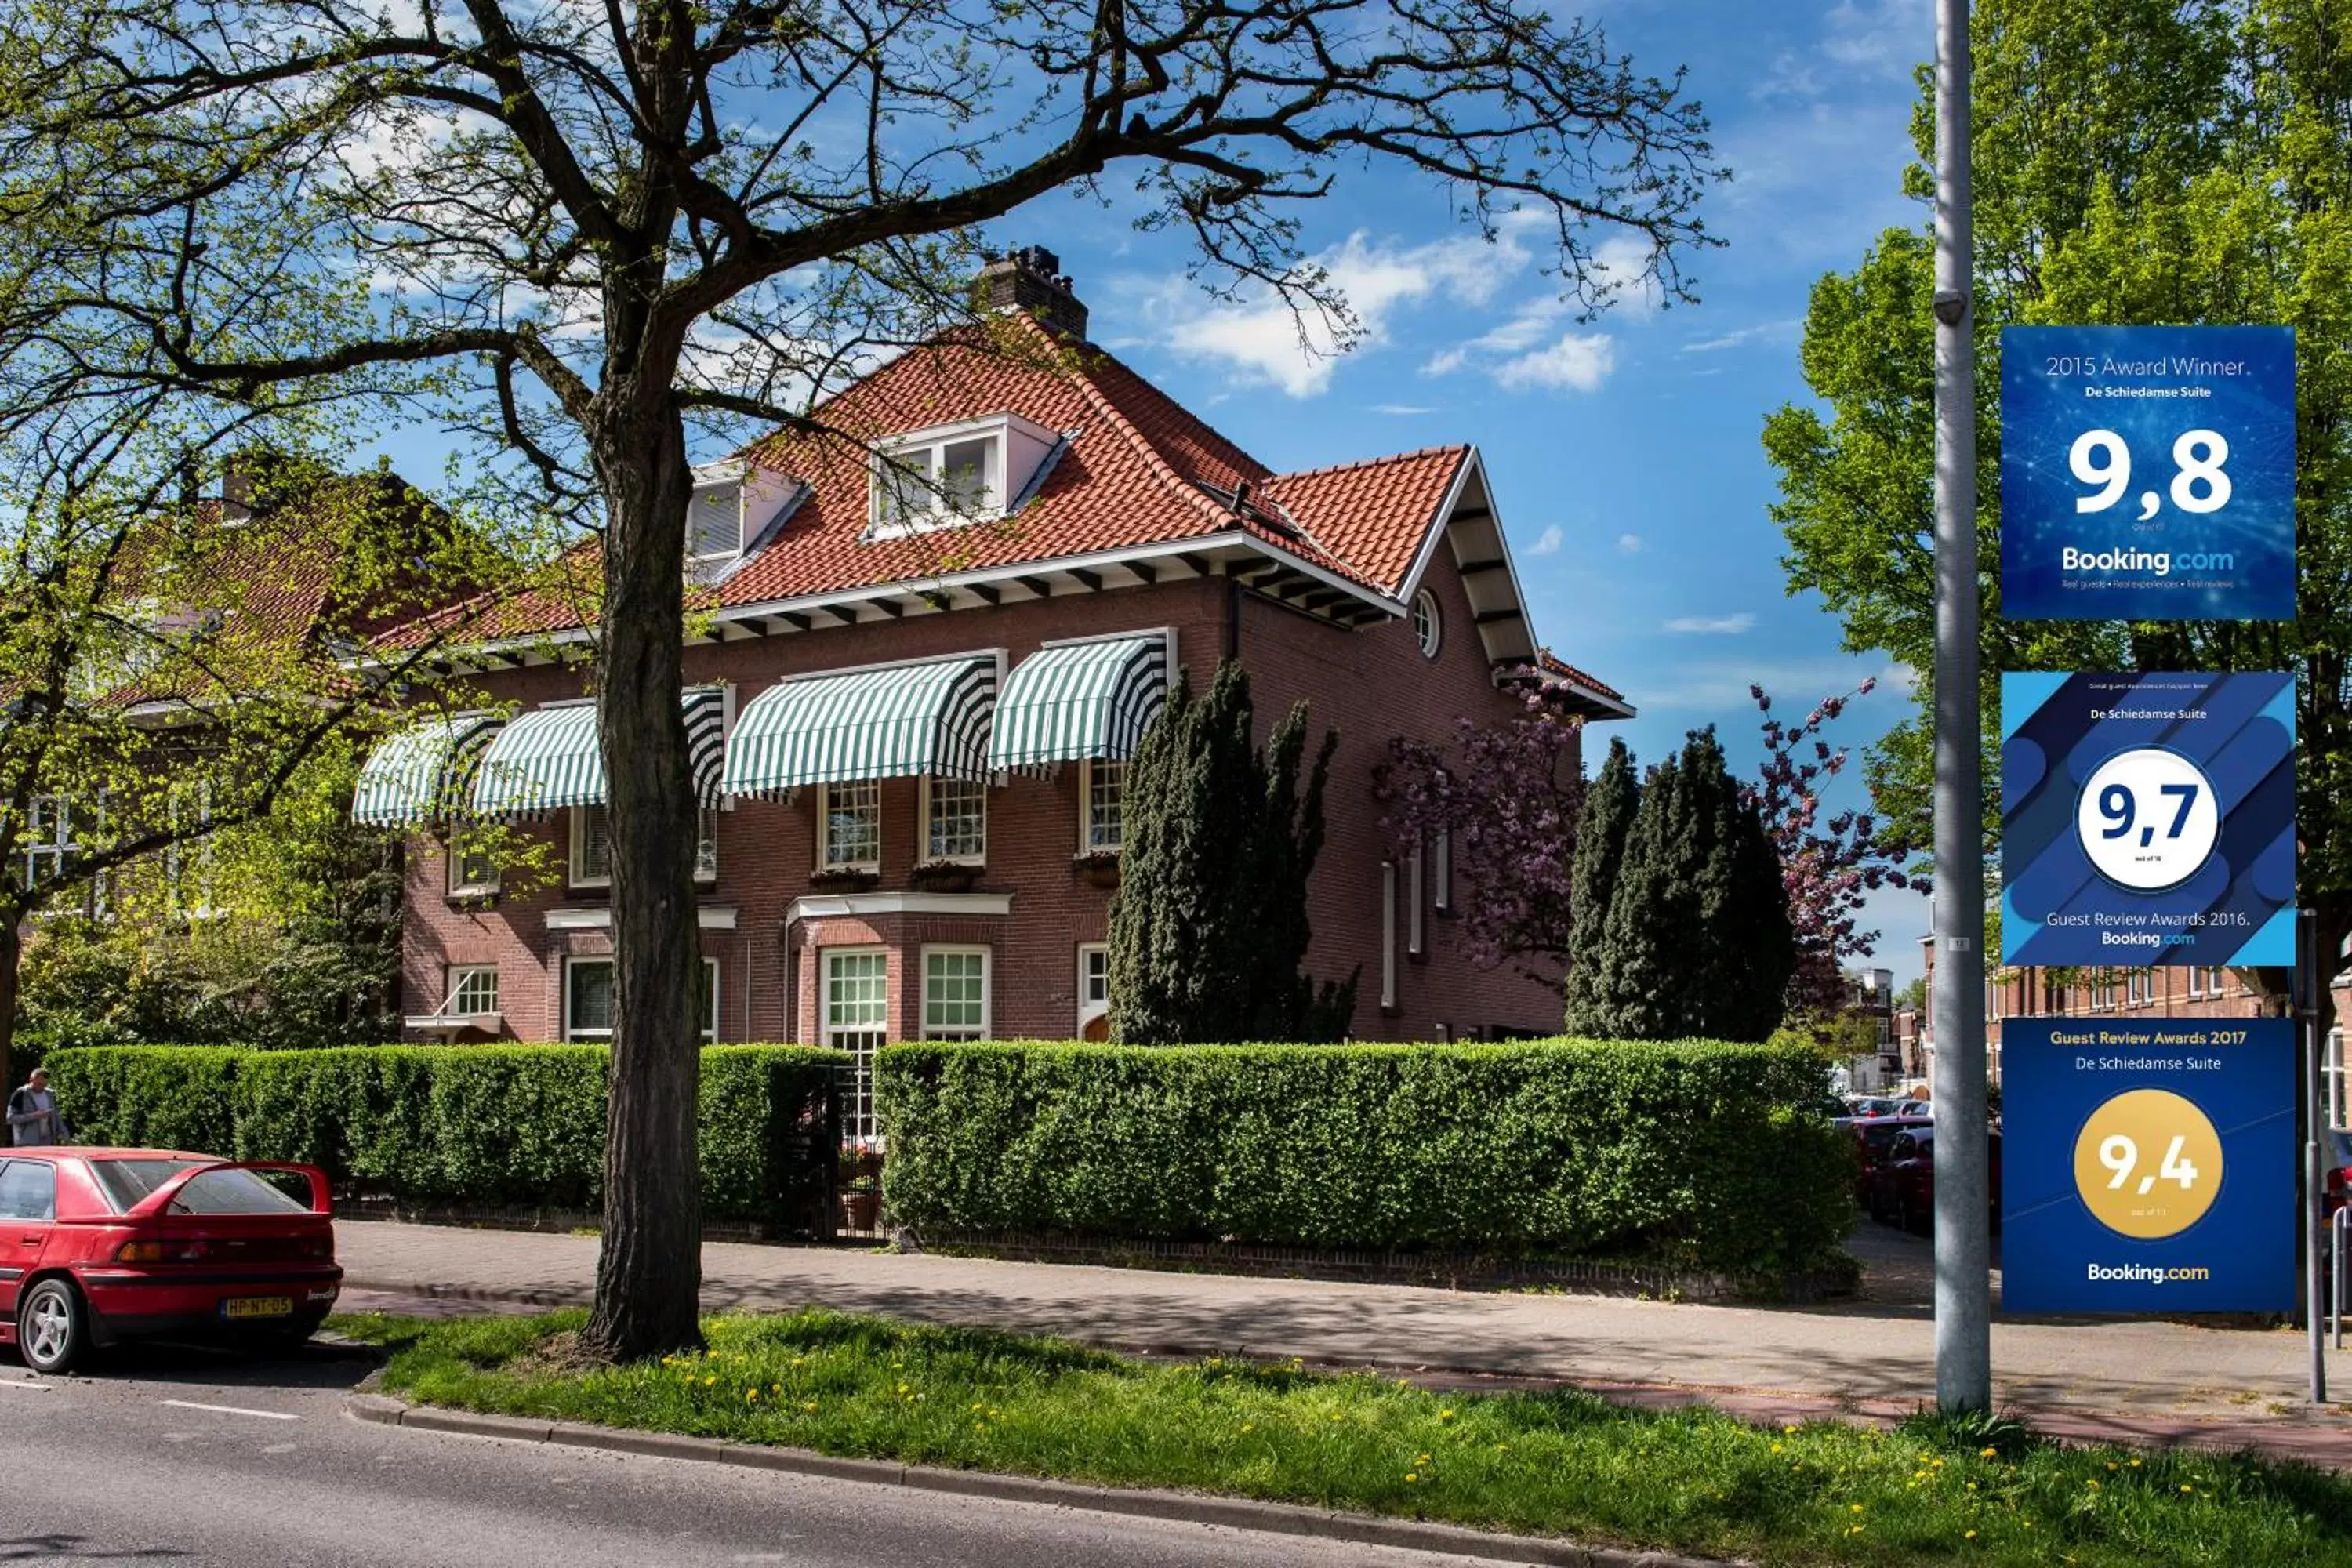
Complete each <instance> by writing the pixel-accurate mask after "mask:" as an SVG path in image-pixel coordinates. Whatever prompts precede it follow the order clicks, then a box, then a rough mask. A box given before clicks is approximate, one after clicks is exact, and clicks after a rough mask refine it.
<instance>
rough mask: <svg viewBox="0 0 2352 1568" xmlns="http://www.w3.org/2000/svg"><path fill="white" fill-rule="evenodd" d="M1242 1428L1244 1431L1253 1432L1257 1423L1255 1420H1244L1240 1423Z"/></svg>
mask: <svg viewBox="0 0 2352 1568" xmlns="http://www.w3.org/2000/svg"><path fill="white" fill-rule="evenodd" d="M1242 1430H1243V1431H1244V1432H1255V1431H1256V1430H1257V1423H1256V1422H1255V1421H1244V1422H1243V1423H1242Z"/></svg>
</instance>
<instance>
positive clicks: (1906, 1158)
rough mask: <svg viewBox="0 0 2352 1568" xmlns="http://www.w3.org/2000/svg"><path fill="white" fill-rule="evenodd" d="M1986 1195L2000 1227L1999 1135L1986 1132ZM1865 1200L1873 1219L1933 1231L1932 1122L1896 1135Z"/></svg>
mask: <svg viewBox="0 0 2352 1568" xmlns="http://www.w3.org/2000/svg"><path fill="white" fill-rule="evenodd" d="M1985 1139H1986V1144H1985V1153H1986V1165H1985V1196H1986V1201H1987V1203H1988V1205H1990V1208H1991V1211H1992V1225H1993V1227H1994V1228H1995V1229H1999V1228H2000V1133H1998V1132H1988V1133H1986V1134H1985ZM1871 1177H1872V1181H1871V1190H1870V1195H1869V1196H1868V1198H1867V1199H1866V1200H1865V1202H1866V1203H1867V1204H1868V1205H1869V1207H1870V1214H1871V1217H1872V1218H1873V1219H1877V1220H1883V1221H1885V1222H1886V1223H1887V1224H1889V1225H1893V1226H1896V1227H1898V1228H1900V1229H1903V1230H1913V1231H1926V1230H1932V1229H1933V1228H1934V1226H1935V1220H1936V1130H1935V1126H1934V1124H1933V1123H1932V1122H1931V1123H1929V1124H1928V1125H1927V1126H1926V1127H1920V1128H1914V1129H1912V1130H1911V1131H1906V1132H1904V1133H1902V1134H1900V1135H1899V1136H1897V1137H1896V1138H1895V1142H1894V1144H1893V1145H1892V1146H1891V1147H1890V1148H1889V1149H1888V1150H1887V1152H1886V1157H1885V1160H1884V1161H1882V1162H1881V1163H1879V1165H1878V1166H1877V1168H1876V1169H1875V1170H1874V1171H1873V1172H1872V1173H1871Z"/></svg>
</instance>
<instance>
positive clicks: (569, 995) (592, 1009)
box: [563, 958, 613, 1043]
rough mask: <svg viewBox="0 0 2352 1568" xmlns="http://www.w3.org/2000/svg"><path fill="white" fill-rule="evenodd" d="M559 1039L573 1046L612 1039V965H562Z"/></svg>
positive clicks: (601, 961) (573, 961)
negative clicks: (561, 1032)
mask: <svg viewBox="0 0 2352 1568" xmlns="http://www.w3.org/2000/svg"><path fill="white" fill-rule="evenodd" d="M563 1037H564V1038H565V1039H567V1040H571V1041H573V1042H574V1043H581V1042H588V1043H593V1042H597V1041H604V1040H610V1039H611V1038H612V1037H613V961H612V960H611V959H609V958H567V959H565V960H564V961H563Z"/></svg>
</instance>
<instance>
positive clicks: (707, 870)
mask: <svg viewBox="0 0 2352 1568" xmlns="http://www.w3.org/2000/svg"><path fill="white" fill-rule="evenodd" d="M718 880H719V807H718V806H715V805H698V806H696V807H695V808H694V882H695V886H697V887H698V888H708V887H710V886H712V885H713V884H715V883H716V882H717V881H718Z"/></svg>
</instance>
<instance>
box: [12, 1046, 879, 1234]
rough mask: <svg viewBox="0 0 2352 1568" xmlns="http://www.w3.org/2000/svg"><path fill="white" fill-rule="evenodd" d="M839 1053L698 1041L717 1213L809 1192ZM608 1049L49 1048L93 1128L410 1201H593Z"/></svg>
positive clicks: (752, 1213)
mask: <svg viewBox="0 0 2352 1568" xmlns="http://www.w3.org/2000/svg"><path fill="white" fill-rule="evenodd" d="M845 1059H846V1058H844V1057H842V1056H841V1055H839V1054H838V1053H836V1052H831V1051H819V1050H812V1049H809V1048H807V1047H800V1046H712V1047H707V1048H705V1049H704V1051H703V1052H702V1093H701V1100H700V1121H699V1142H700V1148H701V1163H702V1209H703V1213H704V1214H705V1215H708V1216H709V1217H711V1218H718V1219H751V1220H769V1219H772V1218H774V1217H776V1216H777V1215H780V1214H781V1213H782V1212H784V1210H785V1209H786V1207H787V1205H790V1204H792V1203H793V1202H794V1201H796V1200H799V1199H801V1198H802V1197H803V1196H804V1195H805V1194H803V1192H802V1190H801V1189H802V1188H803V1186H804V1185H805V1184H806V1183H807V1182H808V1181H809V1179H810V1176H809V1172H810V1171H811V1170H812V1169H817V1170H821V1169H822V1166H821V1164H819V1163H818V1162H821V1161H823V1160H826V1159H829V1158H831V1156H832V1151H831V1149H830V1148H824V1147H820V1148H818V1149H816V1150H814V1151H811V1150H809V1149H808V1148H806V1146H805V1145H806V1141H807V1138H808V1136H809V1134H810V1132H811V1131H814V1129H811V1128H808V1127H804V1126H803V1124H802V1121H801V1119H802V1116H803V1110H804V1108H805V1107H807V1105H808V1104H809V1102H810V1099H811V1096H812V1095H813V1094H814V1093H816V1092H817V1091H819V1090H820V1089H821V1088H822V1087H823V1086H824V1080H825V1077H826V1075H827V1074H828V1073H829V1072H830V1071H831V1070H832V1068H834V1067H835V1066H836V1065H838V1064H840V1063H841V1062H843V1061H845ZM607 1060H608V1052H607V1051H606V1049H605V1048H604V1047H601V1046H354V1047H344V1048H338V1049H329V1050H295V1051H287V1050H252V1049H246V1048H242V1047H234V1046H100V1047H82V1048H79V1049H70V1050H61V1051H58V1052H57V1053H56V1054H55V1055H54V1056H52V1057H51V1058H49V1064H48V1066H49V1078H50V1083H51V1087H53V1088H54V1089H56V1090H57V1093H58V1105H59V1107H60V1108H61V1109H62V1110H64V1111H65V1114H66V1119H67V1120H68V1121H69V1122H70V1123H71V1124H72V1126H73V1130H74V1136H75V1137H76V1138H77V1139H78V1140H79V1141H80V1142H85V1143H110V1144H116V1145H122V1146H134V1147H136V1146H144V1147H148V1148H164V1149H192V1150H197V1151H200V1152H208V1153H219V1152H233V1153H235V1154H236V1156H237V1157H238V1158H240V1159H247V1160H299V1161H303V1162H305V1163H310V1164H315V1165H320V1166H322V1167H324V1168H325V1169H326V1171H327V1172H328V1173H329V1174H331V1175H332V1176H333V1177H334V1178H335V1179H336V1180H337V1182H338V1183H349V1184H353V1185H356V1186H357V1187H359V1188H360V1189H362V1191H366V1192H372V1193H387V1194H392V1195H393V1196H394V1197H396V1198H399V1199H401V1200H402V1201H404V1202H410V1203H428V1204H429V1203H448V1202H465V1203H468V1204H483V1205H508V1204H512V1205H528V1206H531V1207H535V1208H536V1207H546V1208H568V1209H593V1208H594V1207H595V1206H596V1205H598V1204H599V1203H600V1202H601V1201H602V1194H603V1188H604V1075H605V1068H606V1064H607ZM795 1138H798V1139H800V1140H801V1142H802V1144H803V1147H802V1148H801V1149H799V1150H798V1151H796V1150H795V1149H794V1148H793V1142H792V1141H793V1139H795Z"/></svg>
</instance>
